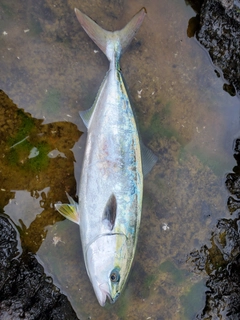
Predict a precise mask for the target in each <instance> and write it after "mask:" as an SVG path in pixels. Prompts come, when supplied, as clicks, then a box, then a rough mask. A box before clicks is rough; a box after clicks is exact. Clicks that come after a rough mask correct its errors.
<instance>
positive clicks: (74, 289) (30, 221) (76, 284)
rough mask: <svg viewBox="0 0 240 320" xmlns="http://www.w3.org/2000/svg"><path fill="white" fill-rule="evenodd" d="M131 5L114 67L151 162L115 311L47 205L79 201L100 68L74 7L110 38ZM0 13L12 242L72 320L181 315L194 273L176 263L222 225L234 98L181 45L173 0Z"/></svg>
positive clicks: (73, 237)
mask: <svg viewBox="0 0 240 320" xmlns="http://www.w3.org/2000/svg"><path fill="white" fill-rule="evenodd" d="M142 6H145V7H146V8H147V11H148V14H147V17H146V18H145V21H144V23H143V25H142V26H141V28H140V30H139V32H138V34H137V35H136V37H135V39H134V40H133V42H132V44H131V46H130V47H129V50H128V51H127V52H126V53H125V54H124V56H123V57H122V60H121V68H122V73H123V76H124V78H125V80H126V83H127V86H128V92H129V95H130V97H131V101H132V104H133V108H134V111H135V113H136V118H137V122H138V125H139V128H140V133H141V135H142V138H143V140H144V142H145V143H146V145H148V146H149V147H150V148H151V149H152V150H153V151H154V152H155V154H156V155H157V156H158V157H159V160H158V163H157V165H156V166H155V167H154V169H153V170H152V172H151V173H150V174H149V175H148V176H147V177H146V179H145V186H144V199H143V212H142V223H141V229H140V235H139V242H138V248H137V253H136V257H135V263H134V266H133V269H132V273H131V275H130V277H129V281H128V283H127V286H126V288H125V291H124V292H123V294H122V296H121V297H120V298H119V301H118V302H117V303H116V304H115V305H109V304H108V305H107V306H106V307H105V308H101V307H100V306H99V305H98V303H97V301H96V298H95V296H94V293H93V290H92V287H91V284H90V283H89V280H88V277H87V274H86V271H85V266H84V263H83V257H82V252H81V244H80V239H79V229H78V226H77V225H75V224H73V223H71V222H69V221H66V220H63V218H62V217H61V216H60V215H59V214H58V213H57V212H56V211H55V210H54V208H53V204H54V203H56V202H57V201H62V202H65V201H66V196H65V191H68V192H69V193H70V194H71V195H73V196H74V195H75V194H76V193H77V190H78V187H79V186H78V182H79V173H80V168H81V161H82V156H83V150H84V142H85V139H86V134H83V135H81V134H82V132H85V131H86V130H85V128H84V125H83V123H82V122H81V119H80V117H79V115H78V112H79V110H84V109H88V108H89V107H90V106H91V105H92V103H93V101H94V97H95V96H96V94H97V90H98V88H99V86H100V84H101V81H102V79H103V77H104V75H105V73H106V71H107V69H108V62H107V60H106V58H105V57H104V55H103V54H102V53H101V52H100V51H99V50H98V48H96V46H95V45H94V44H93V43H92V42H91V40H90V39H89V38H88V36H87V35H86V34H85V33H84V31H83V30H82V29H81V27H80V25H79V23H78V21H77V19H76V17H75V14H74V11H73V9H74V7H78V8H79V9H81V10H82V11H84V12H85V13H86V14H88V15H90V16H91V17H92V18H93V19H94V20H96V21H97V22H98V23H99V24H100V25H101V26H103V27H105V28H106V29H109V30H115V29H119V28H121V27H123V26H124V25H125V24H126V23H127V22H128V21H129V20H130V19H131V17H132V16H133V15H134V14H135V13H136V12H137V11H138V10H139V9H140V8H141V7H142ZM0 16H1V20H0V68H1V79H0V89H2V90H3V91H4V92H5V93H6V94H7V95H8V96H9V97H10V98H11V99H12V100H13V102H14V103H15V104H16V105H14V104H13V103H11V102H9V101H7V103H8V105H9V111H8V112H6V111H3V110H1V111H0V112H1V113H0V123H1V128H2V129H1V141H2V142H1V143H2V151H1V153H2V156H1V175H0V179H1V191H0V192H1V206H2V208H4V212H5V213H6V214H8V215H9V216H10V217H11V218H12V219H13V221H14V222H15V223H16V224H17V225H18V226H19V230H20V233H21V241H22V246H23V247H24V248H25V249H27V250H30V251H32V252H34V253H36V255H37V258H38V259H39V261H40V262H41V263H42V265H43V266H44V268H45V270H46V272H47V273H49V275H51V276H52V277H53V279H54V282H55V284H56V285H58V286H59V287H60V288H61V290H62V292H63V293H65V294H66V295H67V296H68V298H69V300H70V302H71V303H72V305H73V307H74V309H75V311H76V313H77V315H78V317H79V318H81V319H164V320H165V319H169V320H170V319H171V320H178V319H193V318H194V315H195V314H196V313H197V312H199V310H201V308H202V307H203V305H204V290H205V288H204V283H205V274H204V273H202V274H201V273H200V274H196V273H195V272H194V270H193V269H192V266H191V264H189V262H188V256H189V253H190V252H191V251H193V250H196V249H198V248H200V247H201V246H203V245H204V244H209V239H210V237H211V230H212V229H213V228H214V226H215V225H216V222H217V220H218V219H220V218H223V217H226V218H230V213H229V211H228V209H227V197H228V192H227V191H226V189H225V186H224V183H225V175H226V173H228V172H231V170H232V168H233V167H234V165H235V161H234V158H233V156H232V153H233V150H232V148H233V141H234V139H235V138H236V137H238V134H239V100H238V99H237V98H236V97H231V96H230V95H229V94H228V93H226V92H225V91H224V90H223V84H224V81H223V79H221V78H218V77H217V76H216V73H215V72H214V66H213V65H212V64H211V61H210V59H209V57H208V54H207V53H206V52H205V51H204V50H203V48H202V47H201V46H200V45H199V44H198V42H197V41H196V40H195V39H194V38H188V36H187V26H188V21H189V19H190V18H192V17H193V16H195V13H194V12H193V10H192V9H191V7H189V6H187V5H186V3H185V1H183V0H182V1H176V0H168V1H156V0H152V1H143V0H141V1H135V0H131V1H125V2H123V1H117V2H115V1H112V2H111V1H110V2H109V1H104V0H101V1H98V2H96V1H85V0H84V1H81V3H80V2H77V1H70V0H69V1H61V0H58V1H47V0H46V1H41V3H36V2H35V1H30V0H28V1H26V2H19V3H18V4H16V2H15V1H13V0H2V1H1V4H0ZM1 101H3V100H1ZM21 109H22V111H21ZM4 110H5V109H4ZM19 110H20V111H19ZM28 113H29V114H28ZM30 114H31V116H30ZM80 136H81V138H80ZM19 142H20V143H19Z"/></svg>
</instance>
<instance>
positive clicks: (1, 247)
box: [0, 215, 78, 320]
mask: <svg viewBox="0 0 240 320" xmlns="http://www.w3.org/2000/svg"><path fill="white" fill-rule="evenodd" d="M17 237H18V233H17V230H16V228H15V226H14V225H13V224H12V223H10V221H9V219H8V218H7V217H6V216H3V215H0V319H4V320H10V319H11V320H17V319H18V320H19V319H29V320H30V319H31V320H33V319H39V320H45V319H46V320H50V319H54V320H65V319H69V320H75V319H76V320H77V319H78V318H77V316H76V314H75V312H74V310H73V309H72V307H71V304H70V302H69V301H68V299H67V297H66V296H64V295H63V294H62V293H61V292H60V290H59V288H57V287H56V286H55V285H54V284H53V283H52V282H53V280H52V278H51V277H49V276H47V275H46V274H45V273H44V270H43V267H42V266H41V265H40V264H39V263H38V261H37V259H36V258H35V256H34V255H33V254H31V253H28V252H24V251H23V252H22V249H21V248H20V247H19V244H18V240H17Z"/></svg>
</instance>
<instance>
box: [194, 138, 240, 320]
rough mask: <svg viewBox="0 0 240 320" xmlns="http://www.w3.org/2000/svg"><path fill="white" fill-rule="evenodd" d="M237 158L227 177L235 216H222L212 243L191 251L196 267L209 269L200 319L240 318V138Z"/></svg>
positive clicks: (231, 212) (236, 146)
mask: <svg viewBox="0 0 240 320" xmlns="http://www.w3.org/2000/svg"><path fill="white" fill-rule="evenodd" d="M234 151H235V153H234V158H235V159H236V161H237V166H236V167H234V170H233V171H234V172H232V173H229V174H228V175H227V177H226V182H225V184H226V187H227V189H228V191H229V193H230V194H231V195H230V196H229V199H228V208H229V211H230V214H233V213H234V214H235V218H233V219H221V220H219V221H218V223H217V225H216V228H215V230H213V232H212V234H211V238H210V243H211V245H208V246H207V245H204V246H202V247H201V248H200V249H199V250H195V251H193V252H191V254H190V261H191V262H192V264H193V266H194V270H195V271H196V272H197V273H199V272H205V273H206V274H207V275H208V278H207V281H206V287H207V290H206V300H205V307H204V308H203V310H202V311H201V312H200V313H199V314H198V315H197V319H228V320H235V319H240V273H239V269H240V214H237V213H238V211H237V210H239V209H240V201H239V200H238V199H239V198H240V167H239V155H240V139H237V140H236V141H235V148H234Z"/></svg>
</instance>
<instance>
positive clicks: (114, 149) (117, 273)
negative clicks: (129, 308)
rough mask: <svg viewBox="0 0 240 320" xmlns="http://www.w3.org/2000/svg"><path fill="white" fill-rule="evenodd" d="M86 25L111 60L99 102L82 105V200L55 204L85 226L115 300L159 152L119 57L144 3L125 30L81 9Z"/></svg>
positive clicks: (99, 272) (97, 268) (99, 283)
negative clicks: (138, 118)
mask: <svg viewBox="0 0 240 320" xmlns="http://www.w3.org/2000/svg"><path fill="white" fill-rule="evenodd" d="M75 13H76V16H77V19H78V21H79V22H80V24H81V26H82V28H83V29H84V30H85V31H86V33H87V34H88V35H89V37H90V38H91V39H92V40H93V41H94V42H95V44H96V45H97V46H98V47H99V48H100V49H101V51H102V52H103V53H104V54H105V55H106V56H107V58H108V60H109V64H110V65H109V70H108V72H107V73H106V75H105V78H104V79H103V81H102V84H101V86H100V88H99V91H98V94H97V96H96V99H95V101H94V104H93V106H92V107H91V108H90V109H88V110H86V111H80V112H79V113H80V116H81V118H82V120H83V122H84V124H85V125H86V127H87V141H86V147H85V153H84V158H83V165H82V172H81V176H80V184H79V195H78V199H79V200H78V203H76V202H75V201H74V200H73V198H72V197H70V196H69V195H68V194H67V197H68V200H69V204H62V203H57V204H55V208H56V209H57V210H58V211H59V212H60V213H61V214H62V215H63V216H64V217H66V218H68V219H69V220H71V221H73V222H75V223H77V224H78V225H79V228H80V237H81V243H82V250H83V256H84V261H85V266H86V270H87V274H88V277H89V279H90V281H91V283H92V287H93V289H94V292H95V295H96V297H97V300H98V302H99V304H100V305H101V306H104V305H105V303H106V300H107V298H108V300H109V301H110V303H114V302H115V301H116V300H117V299H118V297H119V295H120V293H121V292H122V290H123V288H124V286H125V284H126V281H127V278H128V275H129V272H130V269H131V266H132V263H133V258H134V254H135V251H136V245H137V238H138V234H139V226H140V221H141V212H142V198H143V176H144V174H147V173H148V172H149V171H150V170H151V169H152V167H153V165H154V164H155V163H156V161H157V157H156V156H155V155H154V154H153V153H152V151H150V149H148V148H147V147H146V146H144V144H143V143H142V142H141V139H140V138H139V134H138V129H137V125H136V122H135V117H134V113H133V110H132V107H131V104H130V101H129V98H128V95H127V91H126V88H125V85H124V82H123V78H122V75H121V69H120V64H119V60H120V57H121V54H122V52H124V51H125V49H126V48H127V46H128V45H129V43H130V42H131V40H132V39H133V37H134V36H135V34H136V32H137V30H138V29H139V27H140V26H141V24H142V22H143V20H144V17H145V15H146V9H145V8H142V9H141V10H140V11H139V12H138V13H137V14H136V15H135V16H134V17H133V18H132V19H131V21H130V22H129V23H128V24H127V25H126V26H125V27H124V28H123V29H121V30H118V31H114V32H110V31H107V30H104V29H103V28H102V27H100V26H99V25H98V24H96V23H95V22H94V21H93V20H92V19H91V18H89V17H88V16H87V15H85V14H84V13H82V12H81V11H80V10H78V9H75Z"/></svg>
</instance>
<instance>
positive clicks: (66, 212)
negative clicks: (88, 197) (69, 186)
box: [54, 193, 80, 224]
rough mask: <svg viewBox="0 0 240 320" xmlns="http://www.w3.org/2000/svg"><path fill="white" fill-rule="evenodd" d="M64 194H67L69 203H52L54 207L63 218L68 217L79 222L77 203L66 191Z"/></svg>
mask: <svg viewBox="0 0 240 320" xmlns="http://www.w3.org/2000/svg"><path fill="white" fill-rule="evenodd" d="M66 194H67V197H68V200H69V202H70V203H71V204H67V203H64V204H63V203H56V204H55V205H54V207H55V209H57V211H58V212H59V213H61V215H63V216H64V217H65V218H67V219H69V220H70V221H72V222H75V223H77V224H79V222H80V219H79V210H78V204H77V203H76V202H75V201H74V200H73V198H72V197H70V196H69V194H68V193H66Z"/></svg>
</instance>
